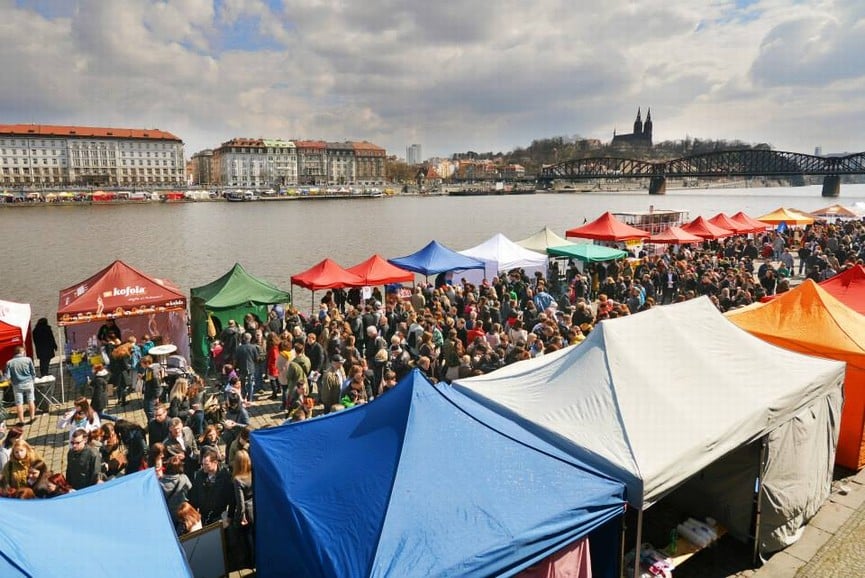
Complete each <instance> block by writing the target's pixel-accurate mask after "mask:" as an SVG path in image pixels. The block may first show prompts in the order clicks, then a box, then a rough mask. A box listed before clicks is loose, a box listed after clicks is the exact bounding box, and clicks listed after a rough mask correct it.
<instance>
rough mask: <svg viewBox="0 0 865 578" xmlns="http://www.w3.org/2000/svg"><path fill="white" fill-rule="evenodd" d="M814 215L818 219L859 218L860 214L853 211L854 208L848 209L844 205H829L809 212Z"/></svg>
mask: <svg viewBox="0 0 865 578" xmlns="http://www.w3.org/2000/svg"><path fill="white" fill-rule="evenodd" d="M808 214H809V215H811V216H812V217H816V218H818V219H858V218H859V214H858V213H856V212H855V211H853V210H852V209H848V208H847V207H845V206H844V205H838V204H835V205H829V206H828V207H823V208H822V209H817V210H816V211H811V212H810V213H808Z"/></svg>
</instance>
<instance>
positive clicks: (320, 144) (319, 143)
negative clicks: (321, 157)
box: [294, 140, 327, 149]
mask: <svg viewBox="0 0 865 578" xmlns="http://www.w3.org/2000/svg"><path fill="white" fill-rule="evenodd" d="M294 146H296V147H297V148H299V149H301V148H303V149H325V148H327V143H326V142H324V141H323V140H296V141H294Z"/></svg>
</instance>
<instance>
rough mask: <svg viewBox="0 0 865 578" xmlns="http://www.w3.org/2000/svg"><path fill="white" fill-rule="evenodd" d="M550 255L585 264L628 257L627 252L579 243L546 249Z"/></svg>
mask: <svg viewBox="0 0 865 578" xmlns="http://www.w3.org/2000/svg"><path fill="white" fill-rule="evenodd" d="M547 252H548V253H549V254H550V255H554V256H556V257H572V258H574V259H578V260H580V261H584V262H586V263H598V262H600V261H614V260H615V259H623V258H625V257H627V256H628V252H627V251H622V250H621V249H616V248H615V247H605V246H603V245H595V244H593V243H580V244H574V243H571V244H570V245H564V246H561V247H550V248H549V249H547Z"/></svg>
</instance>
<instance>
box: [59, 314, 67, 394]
mask: <svg viewBox="0 0 865 578" xmlns="http://www.w3.org/2000/svg"><path fill="white" fill-rule="evenodd" d="M58 333H59V334H60V399H61V401H62V402H63V403H66V384H65V383H64V381H63V354H64V352H65V351H66V346H65V344H64V343H63V341H64V338H65V337H66V326H65V325H64V326H63V331H58Z"/></svg>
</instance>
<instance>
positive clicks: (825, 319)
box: [728, 279, 865, 470]
mask: <svg viewBox="0 0 865 578" xmlns="http://www.w3.org/2000/svg"><path fill="white" fill-rule="evenodd" d="M728 319H730V321H732V322H733V323H735V324H736V325H737V326H739V327H741V328H742V329H744V330H745V331H748V332H749V333H751V334H753V335H756V336H757V337H759V338H761V339H764V340H766V341H768V342H769V343H773V344H775V345H777V346H779V347H784V348H786V349H789V350H791V351H798V352H800V353H805V354H808V355H815V356H819V357H825V358H829V359H837V360H839V361H844V362H846V363H847V375H846V378H845V380H844V411H843V413H842V414H841V435H840V437H839V439H838V453H837V457H836V463H838V464H840V465H842V466H844V467H846V468H850V469H852V470H859V469H861V468H862V467H863V466H865V434H863V429H865V317H863V316H862V315H860V314H859V313H856V312H855V311H853V310H852V309H850V308H849V307H847V306H846V305H844V304H843V303H841V302H840V301H838V300H837V299H836V298H834V297H832V295H830V294H829V293H828V292H827V291H826V290H824V289H823V288H822V287H820V286H819V285H817V284H816V283H814V281H812V280H811V279H806V280H805V281H804V282H803V283H802V284H801V285H799V286H798V287H796V288H795V289H792V290H790V291H787V292H786V293H782V294H781V295H779V296H778V297H777V298H776V299H773V300H772V301H769V302H768V303H766V304H765V305H764V306H763V307H760V308H759V309H754V310H751V311H743V312H741V313H739V312H738V311H731V312H730V314H729V315H728Z"/></svg>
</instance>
